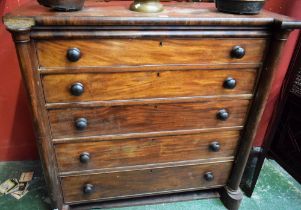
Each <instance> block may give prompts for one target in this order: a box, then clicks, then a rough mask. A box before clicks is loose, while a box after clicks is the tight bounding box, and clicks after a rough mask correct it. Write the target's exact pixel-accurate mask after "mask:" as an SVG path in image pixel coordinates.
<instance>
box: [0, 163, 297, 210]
mask: <svg viewBox="0 0 301 210" xmlns="http://www.w3.org/2000/svg"><path fill="white" fill-rule="evenodd" d="M32 170H34V171H35V175H34V179H33V180H32V182H31V185H30V188H29V193H28V194H27V195H25V197H23V198H21V199H20V200H16V199H15V198H13V197H11V196H10V195H4V196H1V197H0V210H49V198H48V197H47V190H46V188H45V182H44V179H43V174H42V171H41V167H40V164H39V162H38V161H23V162H2V163H1V162H0V182H3V181H4V180H6V179H7V178H18V177H19V176H20V174H21V172H23V171H32ZM200 209H205V210H224V209H225V208H224V207H223V205H222V203H221V202H220V201H219V199H206V200H195V201H186V202H178V203H166V204H158V205H149V206H137V207H126V208H115V209H114V210H200ZM240 209H250V210H257V209H258V210H261V209H262V210H301V185H300V184H299V183H298V182H296V181H295V180H294V179H293V178H292V177H291V176H289V175H288V174H287V173H286V172H285V171H284V170H283V169H282V168H281V167H280V166H279V165H278V164H277V163H276V162H274V161H272V160H266V161H265V164H264V166H263V169H262V171H261V174H260V177H259V180H258V183H257V186H256V188H255V192H254V194H253V196H252V198H248V197H244V199H243V201H242V204H241V208H240ZM111 210H113V209H111Z"/></svg>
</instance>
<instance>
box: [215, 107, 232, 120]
mask: <svg viewBox="0 0 301 210" xmlns="http://www.w3.org/2000/svg"><path fill="white" fill-rule="evenodd" d="M216 117H217V119H219V120H223V121H225V120H227V119H228V118H229V113H228V112H227V110H225V109H221V110H219V111H218V113H217V115H216Z"/></svg>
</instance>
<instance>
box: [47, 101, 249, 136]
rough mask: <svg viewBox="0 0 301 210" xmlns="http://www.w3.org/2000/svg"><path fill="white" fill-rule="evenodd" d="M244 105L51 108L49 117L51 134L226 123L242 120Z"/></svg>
mask: <svg viewBox="0 0 301 210" xmlns="http://www.w3.org/2000/svg"><path fill="white" fill-rule="evenodd" d="M248 105H249V100H221V101H202V102H195V103H171V104H146V105H127V106H111V107H96V108H89V109H88V108H85V109H80V108H71V109H54V110H50V111H49V120H50V124H51V130H52V135H53V137H54V138H64V137H80V136H91V135H107V134H128V133H144V132H159V131H172V130H187V129H200V128H214V127H229V126H241V125H243V124H244V121H245V117H246V112H247V109H248ZM226 115H228V118H227V119H221V117H223V116H224V117H225V116H226Z"/></svg>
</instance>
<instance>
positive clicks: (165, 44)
mask: <svg viewBox="0 0 301 210" xmlns="http://www.w3.org/2000/svg"><path fill="white" fill-rule="evenodd" d="M266 42H267V41H266V40H265V39H166V40H150V39H140V40H139V39H94V40H39V41H37V42H36V49H37V54H38V59H39V65H40V67H44V68H45V67H46V68H47V67H64V68H65V67H92V66H141V65H162V64H173V65H175V64H222V63H260V62H261V61H262V58H263V54H264V49H265V46H266ZM235 46H240V47H242V48H244V50H245V55H244V56H243V57H242V58H236V57H235V56H234V55H233V53H231V52H232V49H233V48H234V47H235ZM74 48H76V49H74ZM67 54H68V55H69V56H67Z"/></svg>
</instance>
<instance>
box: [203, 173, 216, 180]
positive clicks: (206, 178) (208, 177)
mask: <svg viewBox="0 0 301 210" xmlns="http://www.w3.org/2000/svg"><path fill="white" fill-rule="evenodd" d="M204 179H205V180H206V181H208V182H210V181H213V180H214V175H213V173H212V172H206V173H205V174H204Z"/></svg>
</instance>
